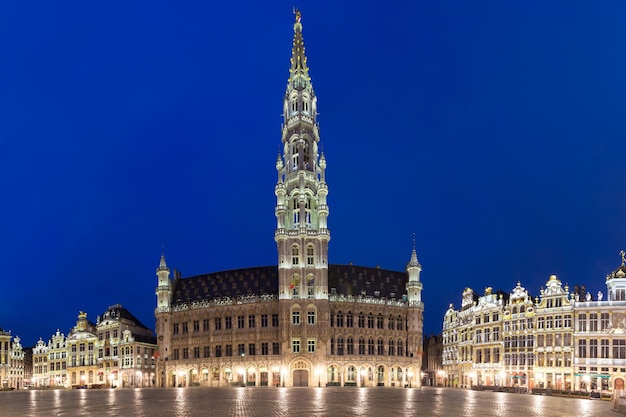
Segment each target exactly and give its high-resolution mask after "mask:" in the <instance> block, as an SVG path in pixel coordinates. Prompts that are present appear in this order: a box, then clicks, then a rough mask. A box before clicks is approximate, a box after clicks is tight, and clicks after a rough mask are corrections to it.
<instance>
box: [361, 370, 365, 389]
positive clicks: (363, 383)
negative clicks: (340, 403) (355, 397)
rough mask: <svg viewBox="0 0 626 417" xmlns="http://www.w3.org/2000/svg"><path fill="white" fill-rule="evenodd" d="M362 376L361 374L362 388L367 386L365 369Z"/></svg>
mask: <svg viewBox="0 0 626 417" xmlns="http://www.w3.org/2000/svg"><path fill="white" fill-rule="evenodd" d="M360 374H361V386H362V387H363V386H365V369H364V368H361V371H360Z"/></svg>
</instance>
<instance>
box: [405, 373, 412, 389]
mask: <svg viewBox="0 0 626 417" xmlns="http://www.w3.org/2000/svg"><path fill="white" fill-rule="evenodd" d="M406 375H407V376H408V377H409V388H411V381H412V380H413V371H411V370H409V372H407V374H406Z"/></svg>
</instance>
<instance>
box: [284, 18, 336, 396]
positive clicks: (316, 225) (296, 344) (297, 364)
mask: <svg viewBox="0 0 626 417" xmlns="http://www.w3.org/2000/svg"><path fill="white" fill-rule="evenodd" d="M295 15H296V22H295V23H294V25H293V30H294V35H293V49H292V52H291V68H290V69H289V80H288V82H287V91H286V92H285V98H284V100H283V117H284V119H283V125H282V144H283V152H282V155H281V154H279V155H278V160H277V161H276V170H277V171H278V181H277V183H276V188H275V194H276V232H275V234H274V239H275V240H276V244H277V247H278V299H279V315H280V343H281V354H282V355H283V358H285V359H286V360H287V362H288V363H289V367H290V369H291V368H307V369H309V370H311V371H313V370H315V371H314V373H315V374H317V375H318V384H320V383H321V378H320V376H321V374H322V373H323V374H324V378H325V375H326V356H325V355H326V352H327V350H328V347H329V338H330V336H329V319H330V309H329V300H328V241H329V240H330V232H329V231H328V225H327V218H328V205H327V202H326V196H327V195H328V186H327V185H326V177H325V171H326V160H325V159H324V155H323V154H321V155H320V153H319V141H320V136H319V126H318V125H317V120H316V119H317V99H316V97H315V92H314V91H313V86H312V85H311V78H310V77H309V68H308V66H307V62H306V56H305V55H304V40H303V39H302V23H301V22H300V20H301V15H300V12H299V11H295ZM298 375H300V376H302V373H301V372H297V373H296V372H294V373H293V375H292V374H289V375H285V376H286V378H287V384H288V385H300V384H303V383H304V382H303V381H299V380H298V381H296V379H298V378H297V376H298ZM307 375H308V376H307V377H303V378H304V379H306V380H308V382H307V383H306V384H308V383H312V379H311V378H312V375H311V374H307ZM292 377H293V379H294V380H293V381H291V378H292Z"/></svg>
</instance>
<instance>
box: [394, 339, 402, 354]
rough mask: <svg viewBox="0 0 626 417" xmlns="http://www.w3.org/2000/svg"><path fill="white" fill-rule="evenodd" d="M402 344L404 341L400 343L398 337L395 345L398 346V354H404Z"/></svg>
mask: <svg viewBox="0 0 626 417" xmlns="http://www.w3.org/2000/svg"><path fill="white" fill-rule="evenodd" d="M403 345H404V343H402V339H398V344H397V345H396V346H397V347H398V356H404V349H403Z"/></svg>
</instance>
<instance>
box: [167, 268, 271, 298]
mask: <svg viewBox="0 0 626 417" xmlns="http://www.w3.org/2000/svg"><path fill="white" fill-rule="evenodd" d="M261 294H278V267H276V266H261V267H255V268H242V269H232V270H230V271H221V272H214V273H211V274H204V275H196V276H194V277H189V278H178V279H176V280H175V281H174V288H173V291H172V301H173V302H174V304H177V303H183V302H191V301H200V300H210V299H213V298H220V297H236V296H238V295H261Z"/></svg>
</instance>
